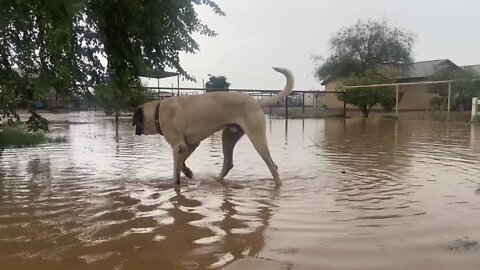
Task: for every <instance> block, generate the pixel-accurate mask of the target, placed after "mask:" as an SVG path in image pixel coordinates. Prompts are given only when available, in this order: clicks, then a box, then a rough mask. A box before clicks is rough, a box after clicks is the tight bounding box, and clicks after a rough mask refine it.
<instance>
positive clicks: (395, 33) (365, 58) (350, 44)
mask: <svg viewBox="0 0 480 270" xmlns="http://www.w3.org/2000/svg"><path fill="white" fill-rule="evenodd" d="M414 40H415V39H414V35H413V34H412V33H410V32H407V31H403V30H401V29H399V28H396V27H393V28H392V27H390V26H389V25H388V23H387V22H386V21H374V20H367V21H363V20H358V21H357V23H356V24H354V25H352V26H349V27H346V28H343V29H341V30H340V31H338V32H337V33H335V34H334V35H333V36H332V38H331V39H330V41H329V47H330V51H331V55H330V56H329V57H327V58H323V57H315V60H316V61H318V62H320V65H319V66H318V68H317V69H316V76H317V78H318V79H319V80H328V79H337V78H346V77H348V76H350V75H357V76H358V75H361V74H362V73H364V72H365V71H366V70H368V69H372V70H373V69H375V68H376V67H377V66H378V65H379V64H405V63H411V62H412V61H413V56H412V46H413V44H414Z"/></svg>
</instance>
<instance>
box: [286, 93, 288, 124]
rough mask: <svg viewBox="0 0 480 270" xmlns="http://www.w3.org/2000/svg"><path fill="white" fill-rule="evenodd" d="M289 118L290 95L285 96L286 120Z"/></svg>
mask: <svg viewBox="0 0 480 270" xmlns="http://www.w3.org/2000/svg"><path fill="white" fill-rule="evenodd" d="M286 119H288V96H286V97H285V120H286Z"/></svg>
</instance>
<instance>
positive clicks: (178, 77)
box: [177, 75, 180, 97]
mask: <svg viewBox="0 0 480 270" xmlns="http://www.w3.org/2000/svg"><path fill="white" fill-rule="evenodd" d="M179 96H180V76H179V75H177V97H179Z"/></svg>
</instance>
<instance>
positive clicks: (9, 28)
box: [0, 0, 224, 122]
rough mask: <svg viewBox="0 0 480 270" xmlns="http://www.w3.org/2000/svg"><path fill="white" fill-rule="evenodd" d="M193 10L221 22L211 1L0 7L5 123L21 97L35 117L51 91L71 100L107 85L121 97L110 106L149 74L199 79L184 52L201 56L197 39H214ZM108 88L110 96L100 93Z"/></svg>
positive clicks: (115, 0) (0, 98)
mask: <svg viewBox="0 0 480 270" xmlns="http://www.w3.org/2000/svg"><path fill="white" fill-rule="evenodd" d="M196 5H207V6H209V7H210V8H211V9H212V10H213V11H214V12H215V13H216V14H218V15H224V13H223V11H222V10H221V9H220V8H219V7H218V5H217V4H215V2H213V0H164V1H129V0H104V1H97V0H72V1H36V0H21V1H1V2H0V102H1V103H0V108H1V113H2V115H0V117H1V118H2V119H3V118H7V119H8V122H12V119H18V115H17V114H16V111H15V107H16V101H17V100H18V99H19V98H20V97H22V98H23V99H25V100H27V101H28V102H27V104H28V106H29V110H30V111H31V112H32V115H33V113H34V107H33V106H32V104H33V102H34V101H36V100H39V99H41V98H42V97H43V96H44V95H45V94H46V93H47V92H48V91H49V90H50V89H51V88H54V89H55V90H56V91H57V93H59V94H62V95H65V96H70V95H73V94H85V93H90V91H91V90H92V88H93V87H96V86H97V85H100V84H104V83H106V82H108V84H111V85H113V86H114V87H115V89H116V91H117V92H116V94H115V95H112V101H113V102H112V104H113V103H115V102H116V101H115V100H122V99H124V98H125V97H128V96H130V93H131V91H132V90H131V87H134V86H137V87H138V86H139V84H140V80H139V77H138V74H139V71H140V70H144V69H146V68H147V69H155V70H163V69H165V68H167V67H168V68H174V69H176V70H177V71H178V72H179V73H180V74H182V75H183V76H184V77H186V78H187V79H194V78H193V77H192V76H190V75H189V74H188V73H187V72H186V71H185V70H184V69H183V68H182V66H181V65H180V59H179V53H180V52H182V51H183V52H187V53H195V52H196V51H197V50H198V49H199V47H198V44H197V43H196V42H195V40H194V39H193V37H192V35H193V34H194V33H199V34H201V35H206V36H215V35H216V33H215V32H214V31H212V30H210V29H209V28H208V27H207V26H206V25H204V24H203V23H202V22H201V21H200V19H199V18H198V16H197V13H196V11H195V6H196ZM15 67H16V68H18V69H19V70H20V71H21V76H17V75H15V71H14V68H15ZM105 89H110V90H111V88H108V87H99V91H102V90H105ZM34 119H37V118H34Z"/></svg>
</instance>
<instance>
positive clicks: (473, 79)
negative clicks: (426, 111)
mask: <svg viewBox="0 0 480 270" xmlns="http://www.w3.org/2000/svg"><path fill="white" fill-rule="evenodd" d="M430 79H431V80H434V81H443V80H453V82H452V83H451V84H450V94H451V103H450V109H452V110H454V111H464V110H471V109H472V98H474V97H478V96H480V75H479V74H476V73H471V72H468V71H464V70H454V71H446V72H443V73H438V74H436V75H435V76H433V77H431V78H430ZM429 92H431V93H436V94H438V95H439V97H437V98H434V99H432V101H431V105H432V107H434V108H435V109H445V108H446V107H447V98H448V84H447V83H445V84H433V85H430V86H429Z"/></svg>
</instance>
